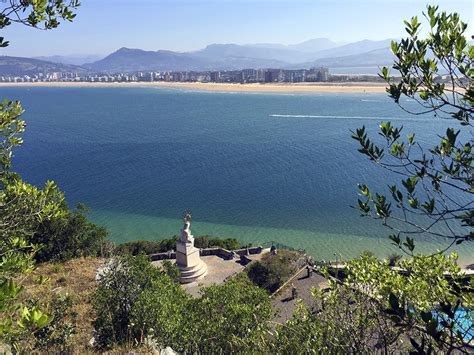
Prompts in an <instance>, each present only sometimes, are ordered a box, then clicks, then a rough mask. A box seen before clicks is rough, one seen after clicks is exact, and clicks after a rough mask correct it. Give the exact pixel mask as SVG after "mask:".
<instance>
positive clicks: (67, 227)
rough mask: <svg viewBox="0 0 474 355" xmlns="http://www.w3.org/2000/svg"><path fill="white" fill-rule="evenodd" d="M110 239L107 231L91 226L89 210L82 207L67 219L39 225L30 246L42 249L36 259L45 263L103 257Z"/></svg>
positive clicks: (67, 215) (53, 220) (68, 213)
mask: <svg viewBox="0 0 474 355" xmlns="http://www.w3.org/2000/svg"><path fill="white" fill-rule="evenodd" d="M106 238H107V231H106V229H105V228H102V227H99V226H97V225H95V224H93V223H91V222H89V221H88V220H87V209H86V208H85V207H84V206H83V205H79V206H78V207H77V209H76V210H74V211H69V212H67V213H66V215H65V216H64V217H60V218H55V219H51V220H46V221H44V222H43V223H41V224H39V226H38V228H37V230H36V232H35V233H34V234H33V236H32V237H31V239H30V242H31V243H32V244H37V245H39V246H40V249H39V251H38V252H37V253H36V255H35V259H36V260H37V261H40V262H44V261H50V260H54V261H59V260H68V259H72V258H77V257H83V256H99V255H100V254H101V252H102V249H103V246H104V244H105V243H106Z"/></svg>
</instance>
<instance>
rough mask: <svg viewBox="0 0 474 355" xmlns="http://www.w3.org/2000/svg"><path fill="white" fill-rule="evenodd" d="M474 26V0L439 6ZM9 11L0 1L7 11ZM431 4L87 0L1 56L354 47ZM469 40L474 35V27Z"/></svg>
mask: <svg viewBox="0 0 474 355" xmlns="http://www.w3.org/2000/svg"><path fill="white" fill-rule="evenodd" d="M431 4H438V5H439V6H440V9H442V10H446V11H449V12H452V11H456V12H458V13H460V14H461V18H462V19H463V20H464V21H465V22H467V23H468V25H469V26H468V30H469V29H470V28H471V24H473V23H474V10H473V7H474V5H473V4H474V1H472V0H440V1H437V2H435V3H433V2H431ZM2 6H5V5H3V4H2V2H0V9H1V8H2ZM425 8H426V0H390V1H388V0H128V1H127V0H82V1H81V7H80V8H79V9H78V10H77V17H76V19H75V20H74V22H72V23H67V22H63V23H62V24H61V25H60V27H59V28H57V29H55V30H52V31H40V30H36V29H32V28H28V27H25V26H22V25H16V24H13V25H11V26H10V27H9V28H7V29H6V30H3V31H2V33H1V34H0V36H3V37H5V38H6V39H7V40H9V41H10V46H9V47H7V48H0V55H15V56H41V55H46V56H48V55H106V54H109V53H111V52H113V51H115V50H117V49H119V48H121V47H129V48H140V49H145V50H158V49H168V50H173V51H192V50H198V49H201V48H204V47H205V46H206V45H208V44H212V43H237V44H247V43H283V44H292V43H300V42H303V41H305V40H308V39H311V38H321V37H325V38H329V39H331V40H333V41H336V42H341V43H347V42H353V41H358V40H363V39H370V40H382V39H386V38H400V37H402V36H403V35H404V27H403V20H404V19H407V18H410V17H411V16H413V15H421V13H422V11H424V10H425ZM468 34H469V35H472V34H474V31H473V30H472V29H470V33H468Z"/></svg>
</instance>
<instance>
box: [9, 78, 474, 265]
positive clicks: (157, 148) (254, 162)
mask: <svg viewBox="0 0 474 355" xmlns="http://www.w3.org/2000/svg"><path fill="white" fill-rule="evenodd" d="M0 94H1V95H0V96H2V97H9V98H19V99H21V100H22V102H23V105H24V107H25V108H26V109H27V112H26V113H25V116H24V117H25V119H26V120H27V122H28V128H27V133H26V134H25V137H24V138H25V144H24V146H23V147H21V148H20V149H18V150H17V152H16V156H15V169H16V170H17V171H19V172H20V173H21V174H22V175H23V177H24V178H25V179H26V180H28V181H30V182H32V183H35V184H43V183H44V181H46V180H47V179H53V180H55V181H56V182H57V183H58V184H59V186H60V187H61V189H63V190H64V191H65V192H66V196H67V199H68V201H69V203H70V205H75V204H76V203H78V202H84V203H85V204H86V205H87V206H89V207H90V208H91V210H92V213H91V218H92V219H93V220H94V221H95V222H97V223H99V224H102V225H104V226H106V227H107V228H108V229H109V231H110V236H111V238H112V239H113V240H115V241H118V242H122V241H127V240H134V239H150V240H158V239H162V238H166V237H170V236H171V235H174V234H177V233H178V232H179V228H180V226H181V219H180V218H181V214H182V211H183V210H184V209H187V208H189V209H191V210H192V211H193V217H194V218H193V219H194V222H193V224H192V230H193V234H194V235H201V234H211V235H216V236H224V237H235V238H237V239H240V240H242V241H246V242H252V243H261V242H268V241H275V242H279V243H283V244H286V245H288V246H292V247H297V248H304V249H306V250H307V251H308V252H310V253H311V254H313V255H314V256H315V257H317V258H320V259H334V258H335V257H336V255H337V257H338V258H346V257H350V256H355V255H358V254H359V253H360V252H361V251H364V250H372V251H374V252H376V253H377V254H379V255H380V256H386V255H387V254H388V253H390V252H392V251H396V250H395V249H393V247H391V246H390V242H389V241H388V240H387V238H386V236H387V235H388V234H389V231H388V230H386V229H384V228H383V227H382V226H381V225H380V224H379V223H377V222H374V221H371V220H369V219H367V218H361V217H360V216H359V214H358V212H357V211H356V210H354V209H352V208H351V207H350V206H351V205H354V204H355V203H356V202H357V183H359V182H360V183H367V184H369V185H370V186H373V187H374V188H379V189H384V188H385V187H386V185H387V184H389V183H391V182H392V181H394V180H393V176H391V175H389V174H388V173H387V172H385V171H383V170H381V169H380V168H377V167H375V166H373V165H371V164H370V163H368V161H367V160H366V159H364V158H363V157H362V156H361V154H359V153H358V152H357V145H356V142H355V141H353V140H352V139H351V138H350V135H351V134H350V130H351V129H352V130H354V129H356V128H358V127H360V126H362V125H365V126H366V127H367V128H368V129H369V132H372V133H375V132H376V129H377V125H378V123H379V122H380V121H381V120H382V119H391V120H393V122H394V123H397V124H403V125H404V127H405V130H406V131H407V132H408V131H416V132H417V137H418V139H419V140H420V141H421V142H422V143H424V144H426V143H429V142H430V141H433V139H434V138H435V137H436V136H437V134H439V133H440V132H443V131H444V129H445V127H446V125H447V123H448V122H447V121H443V120H437V119H434V118H432V117H413V116H410V115H408V114H406V113H404V112H403V111H402V110H401V109H399V108H398V107H397V106H396V105H395V104H394V103H393V102H392V101H390V100H389V99H388V98H387V97H386V95H385V94H334V93H324V94H323V93H321V94H319V93H318V94H262V93H258V94H254V93H209V92H198V91H188V90H175V89H165V88H53V87H50V88H38V87H31V88H26V87H21V88H20V87H12V88H5V87H2V88H0ZM405 104H407V105H414V104H413V103H412V102H405ZM374 136H376V135H375V134H374ZM446 244H447V242H446V241H445V240H439V239H433V238H424V239H420V240H419V241H418V244H417V245H418V246H419V248H420V250H423V251H431V250H435V249H437V248H441V247H443V246H445V245H446ZM456 250H458V251H459V253H460V254H461V258H462V259H463V260H464V261H466V262H467V261H472V260H471V256H472V255H474V253H473V251H474V248H473V245H472V244H469V245H467V244H466V245H461V246H459V247H458V249H456ZM335 254H336V255H335Z"/></svg>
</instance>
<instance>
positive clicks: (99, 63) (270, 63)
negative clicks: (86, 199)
mask: <svg viewBox="0 0 474 355" xmlns="http://www.w3.org/2000/svg"><path fill="white" fill-rule="evenodd" d="M390 42H391V40H390V39H386V40H382V41H370V40H363V41H358V42H353V43H349V44H345V45H338V44H337V43H335V42H333V41H331V40H329V39H327V38H315V39H311V40H308V41H305V42H302V43H297V44H291V45H283V44H277V43H258V44H246V45H239V44H211V45H209V46H207V47H206V48H203V49H201V50H198V51H193V52H173V51H168V50H158V51H146V50H142V49H132V48H125V47H124V48H120V49H119V50H117V51H115V52H113V53H111V54H109V55H108V56H106V57H105V58H102V59H100V60H91V61H90V62H89V63H87V64H83V65H81V66H80V67H74V66H71V64H69V63H72V62H74V63H78V62H80V61H82V60H84V58H82V59H81V58H71V57H67V56H52V57H41V58H42V59H49V60H48V61H44V60H43V61H41V60H39V61H37V62H35V59H29V60H30V62H26V58H22V60H23V62H21V63H20V62H18V61H19V58H16V61H17V63H5V64H4V70H5V71H8V72H9V73H14V74H16V75H19V73H25V72H29V73H31V72H32V70H33V71H34V70H36V71H48V70H49V71H74V70H76V71H80V70H89V71H92V72H97V73H117V72H137V71H205V70H239V69H247V68H309V67H312V66H325V67H329V68H342V67H351V68H355V69H354V70H357V69H356V68H358V67H360V68H368V67H371V68H377V67H378V66H382V65H387V64H390V63H391V62H392V56H391V54H390V51H389V47H390ZM9 58H13V57H9ZM92 59H94V58H92ZM4 61H5V60H4ZM53 62H55V63H53ZM45 63H47V64H45ZM59 63H62V64H59ZM54 65H57V67H54ZM45 68H49V69H48V70H44V69H45ZM53 68H54V69H53ZM15 70H18V72H15ZM363 72H366V70H365V69H363Z"/></svg>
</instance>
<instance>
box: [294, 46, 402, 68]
mask: <svg viewBox="0 0 474 355" xmlns="http://www.w3.org/2000/svg"><path fill="white" fill-rule="evenodd" d="M393 60H394V55H393V54H392V52H391V51H390V49H389V48H381V49H375V50H372V51H369V52H364V53H360V54H353V55H347V56H341V57H330V58H320V59H316V60H315V61H311V62H307V63H300V64H299V65H297V66H300V67H328V68H363V67H375V68H376V67H378V66H389V65H391V64H392V63H393Z"/></svg>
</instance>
